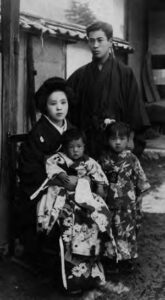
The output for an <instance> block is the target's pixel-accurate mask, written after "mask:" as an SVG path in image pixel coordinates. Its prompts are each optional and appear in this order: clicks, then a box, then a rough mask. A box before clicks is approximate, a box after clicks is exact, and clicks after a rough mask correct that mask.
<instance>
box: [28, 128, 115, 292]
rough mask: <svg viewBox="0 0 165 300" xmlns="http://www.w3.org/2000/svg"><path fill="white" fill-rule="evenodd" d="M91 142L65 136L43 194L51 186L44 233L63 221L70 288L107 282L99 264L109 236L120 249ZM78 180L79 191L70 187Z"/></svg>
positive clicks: (72, 133)
mask: <svg viewBox="0 0 165 300" xmlns="http://www.w3.org/2000/svg"><path fill="white" fill-rule="evenodd" d="M85 143H86V139H85V136H84V134H83V133H82V132H80V131H78V130H77V129H71V130H69V131H67V132H66V133H64V135H63V152H58V153H57V154H55V155H53V156H51V157H50V158H48V160H47V162H46V170H47V174H48V178H47V181H45V183H44V184H43V185H42V186H41V188H40V189H39V190H38V191H37V193H38V192H40V191H41V190H42V189H45V188H46V187H47V186H48V190H47V193H46V194H45V195H44V196H43V197H42V199H41V201H40V202H39V204H38V211H37V212H38V213H37V214H38V229H39V230H45V231H46V232H47V233H49V232H50V231H51V230H52V228H53V225H54V224H55V222H56V221H58V223H59V226H60V229H61V238H60V249H61V263H62V266H63V268H62V275H63V276H62V278H63V284H64V287H65V288H66V289H69V290H74V289H83V290H84V289H87V288H89V287H92V286H94V285H95V286H97V285H99V284H105V278H104V271H103V269H102V265H101V263H100V261H99V259H100V258H99V256H100V255H101V252H102V250H103V248H104V241H105V238H106V240H109V241H110V242H111V243H112V245H113V249H114V251H115V243H114V239H113V236H112V230H111V214H110V212H109V209H108V207H107V205H106V203H105V202H104V200H103V198H102V197H101V196H100V195H99V194H100V193H101V195H102V194H103V186H104V185H108V181H107V178H106V176H105V175H104V173H103V171H102V169H101V167H100V165H99V164H98V163H97V162H96V161H95V160H94V159H92V158H90V157H88V156H87V155H86V154H85V153H84V151H85ZM59 174H61V178H63V183H60V182H59V183H58V186H57V185H53V186H52V184H51V185H50V184H49V183H50V182H51V178H52V177H54V176H56V177H58V176H59ZM72 176H73V177H75V178H76V187H75V188H71V187H70V186H68V181H69V178H70V177H72ZM93 189H94V190H95V193H94V192H93ZM37 193H35V194H34V195H33V196H32V198H34V197H35V196H36V195H37Z"/></svg>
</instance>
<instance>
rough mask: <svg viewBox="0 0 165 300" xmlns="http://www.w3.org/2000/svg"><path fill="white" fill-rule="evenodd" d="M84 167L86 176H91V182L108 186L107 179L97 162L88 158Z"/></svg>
mask: <svg viewBox="0 0 165 300" xmlns="http://www.w3.org/2000/svg"><path fill="white" fill-rule="evenodd" d="M86 165H87V171H88V173H87V174H88V175H90V176H91V178H92V180H94V181H96V182H98V183H100V184H105V185H109V183H108V179H107V177H106V175H105V173H104V172H103V170H102V168H101V166H100V164H99V163H98V162H96V161H95V160H94V159H93V158H89V160H88V161H87V162H86Z"/></svg>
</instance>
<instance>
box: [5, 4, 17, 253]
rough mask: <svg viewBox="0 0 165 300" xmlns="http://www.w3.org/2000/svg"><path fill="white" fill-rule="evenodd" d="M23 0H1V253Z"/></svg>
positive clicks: (7, 200)
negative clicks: (21, 1)
mask: <svg viewBox="0 0 165 300" xmlns="http://www.w3.org/2000/svg"><path fill="white" fill-rule="evenodd" d="M19 7H20V0H1V12H2V102H1V135H0V136H1V145H0V146H1V163H0V254H1V253H3V252H5V250H6V249H7V246H8V238H9V196H10V186H9V157H8V139H7V136H8V133H9V132H10V133H15V132H16V103H17V101H16V99H17V82H18V54H19Z"/></svg>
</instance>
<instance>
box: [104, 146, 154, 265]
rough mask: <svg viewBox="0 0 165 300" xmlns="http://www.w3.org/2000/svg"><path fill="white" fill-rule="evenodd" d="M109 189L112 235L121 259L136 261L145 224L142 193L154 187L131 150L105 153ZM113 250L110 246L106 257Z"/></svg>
mask: <svg viewBox="0 0 165 300" xmlns="http://www.w3.org/2000/svg"><path fill="white" fill-rule="evenodd" d="M100 164H101V166H102V168H103V171H104V172H105V174H106V176H107V178H108V181H109V187H108V192H107V201H106V202H107V205H108V207H109V209H110V211H111V213H112V232H113V236H114V238H115V242H116V246H117V258H118V260H127V259H131V258H136V257H137V256H138V253H137V233H138V230H139V228H140V225H141V218H142V213H141V202H142V193H143V192H144V191H146V190H148V189H149V188H150V184H149V183H148V181H147V178H146V175H145V173H144V171H143V169H142V167H141V165H140V162H139V160H138V159H137V157H136V156H135V155H134V154H132V153H131V152H130V151H124V152H122V153H121V154H119V155H116V154H112V153H105V154H103V156H102V157H101V159H100ZM109 251H111V246H110V244H107V248H106V254H107V255H108V252H109Z"/></svg>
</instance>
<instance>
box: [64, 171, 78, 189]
mask: <svg viewBox="0 0 165 300" xmlns="http://www.w3.org/2000/svg"><path fill="white" fill-rule="evenodd" d="M68 178H69V181H68V182H67V183H66V184H65V186H64V187H65V188H66V189H67V190H69V191H74V190H75V188H76V185H77V181H78V177H77V176H71V175H70V176H68Z"/></svg>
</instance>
